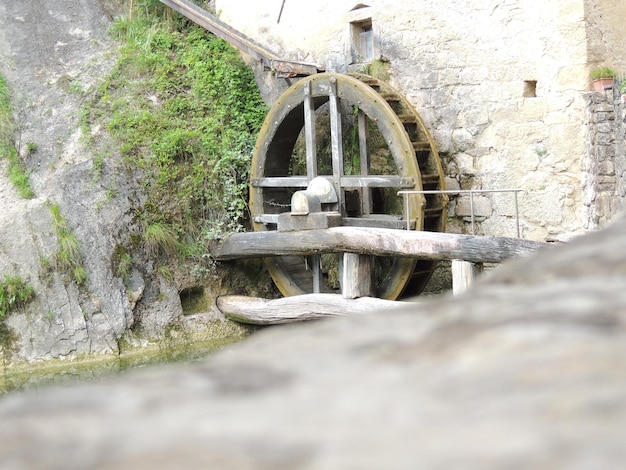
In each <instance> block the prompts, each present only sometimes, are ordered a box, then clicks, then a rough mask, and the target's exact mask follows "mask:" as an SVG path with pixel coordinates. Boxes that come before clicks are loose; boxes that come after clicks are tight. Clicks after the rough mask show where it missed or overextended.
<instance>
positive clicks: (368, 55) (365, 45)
mask: <svg viewBox="0 0 626 470" xmlns="http://www.w3.org/2000/svg"><path fill="white" fill-rule="evenodd" d="M350 26H351V35H352V62H353V63H362V62H369V61H372V60H374V30H373V28H372V19H371V18H369V19H366V20H362V21H354V22H352V23H350Z"/></svg>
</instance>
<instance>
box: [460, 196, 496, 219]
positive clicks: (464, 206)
mask: <svg viewBox="0 0 626 470" xmlns="http://www.w3.org/2000/svg"><path fill="white" fill-rule="evenodd" d="M473 209H474V216H475V217H489V216H491V214H492V213H493V207H492V206H491V200H490V199H489V198H487V197H486V196H480V195H476V194H475V195H474V201H473ZM456 215H457V216H458V217H470V216H471V215H472V202H471V200H470V196H461V197H459V198H458V199H457V200H456Z"/></svg>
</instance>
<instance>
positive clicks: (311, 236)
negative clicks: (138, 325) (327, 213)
mask: <svg viewBox="0 0 626 470" xmlns="http://www.w3.org/2000/svg"><path fill="white" fill-rule="evenodd" d="M547 245H548V244H547V243H542V242H535V241H532V240H524V239H519V238H508V237H486V236H478V235H459V234H453V233H440V232H422V231H413V230H394V229H385V228H371V227H343V226H342V227H333V228H328V229H322V230H302V231H297V232H278V231H267V232H244V233H233V234H231V235H230V236H228V237H227V238H226V239H224V241H223V242H222V243H221V244H220V245H219V246H218V247H217V249H215V250H213V251H212V256H213V257H214V258H215V259H217V260H230V259H242V258H252V257H266V256H289V255H314V254H321V253H341V252H343V253H355V254H361V255H375V256H392V257H412V258H420V259H429V260H454V259H459V260H465V261H471V262H473V263H501V262H502V261H504V260H505V259H508V258H514V257H519V256H528V255H530V254H532V253H534V252H536V251H538V250H540V249H541V248H543V247H545V246H547Z"/></svg>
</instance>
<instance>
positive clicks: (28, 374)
mask: <svg viewBox="0 0 626 470" xmlns="http://www.w3.org/2000/svg"><path fill="white" fill-rule="evenodd" d="M247 334H249V333H246V334H238V335H233V336H228V337H221V338H214V339H210V340H203V341H193V342H176V343H172V342H164V343H160V344H155V345H152V346H150V347H144V348H133V349H129V350H128V351H127V352H124V353H122V354H119V355H113V354H109V355H101V356H87V357H84V358H80V359H75V360H58V359H55V360H50V361H45V362H40V363H34V364H20V365H10V366H9V365H6V364H2V362H1V361H0V366H2V369H0V374H1V375H0V396H1V395H3V394H7V393H15V392H19V391H24V390H32V389H38V388H42V387H46V386H50V385H55V384H68V383H71V382H76V381H89V380H98V379H100V378H104V377H109V376H112V375H115V374H120V373H124V372H125V371H128V370H130V369H134V368H139V367H158V365H162V364H169V363H173V362H190V361H196V360H199V359H202V358H204V357H206V356H208V355H210V354H212V353H215V352H216V351H219V350H222V349H225V348H228V347H230V346H231V345H233V344H234V343H237V342H240V341H242V340H243V339H244V338H245V337H246V336H247Z"/></svg>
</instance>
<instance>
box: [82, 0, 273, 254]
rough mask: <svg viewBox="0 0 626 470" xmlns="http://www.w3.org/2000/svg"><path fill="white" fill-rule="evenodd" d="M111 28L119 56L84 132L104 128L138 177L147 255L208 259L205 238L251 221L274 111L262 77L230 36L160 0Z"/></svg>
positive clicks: (146, 1)
mask: <svg viewBox="0 0 626 470" xmlns="http://www.w3.org/2000/svg"><path fill="white" fill-rule="evenodd" d="M111 33H112V34H113V35H114V36H115V37H116V38H117V39H119V41H120V43H121V50H120V57H119V60H118V63H117V65H116V67H115V68H114V70H113V71H112V73H111V74H110V76H109V77H107V78H106V80H104V82H103V83H102V85H101V86H100V87H99V88H98V89H97V91H96V92H95V93H94V95H93V96H92V99H91V100H90V102H89V104H88V105H87V106H86V108H85V110H84V112H83V128H84V135H85V137H86V138H93V137H91V136H92V132H91V129H92V128H95V127H96V126H97V125H99V126H101V127H102V128H105V129H106V130H107V131H108V132H109V134H110V135H111V136H112V137H113V138H114V139H115V140H116V141H117V142H118V145H119V148H120V149H121V153H122V156H123V157H124V161H125V163H126V165H127V166H128V169H129V170H130V171H131V172H133V174H137V175H140V178H141V182H142V184H143V185H144V189H145V194H146V196H147V200H146V201H145V203H144V204H143V207H142V208H141V209H140V212H138V214H137V216H138V222H139V223H140V226H142V227H144V232H143V240H142V242H141V245H142V246H143V247H144V250H145V252H146V254H148V255H149V256H165V257H169V256H172V255H175V254H177V255H181V256H183V257H187V258H189V257H193V258H195V257H197V258H198V259H201V255H202V254H203V252H204V244H205V242H206V240H207V238H212V237H214V236H216V235H219V234H222V233H224V232H232V231H238V230H242V229H243V228H244V225H245V224H246V223H247V219H248V210H247V198H248V197H247V181H248V170H249V166H250V161H251V155H252V148H253V145H254V142H255V139H256V134H257V132H258V129H259V128H260V126H261V124H262V121H263V119H264V117H265V113H266V107H265V105H264V103H263V102H262V100H261V98H260V95H259V93H258V90H257V88H256V84H255V81H254V76H253V74H252V71H251V70H250V69H249V68H248V67H247V66H246V65H245V64H244V63H243V62H242V60H241V58H240V56H239V53H238V52H237V51H236V50H234V49H233V48H232V47H230V46H229V45H228V44H227V43H226V42H224V41H223V40H221V39H219V38H217V37H215V36H213V35H212V34H210V33H208V32H207V31H205V30H204V29H202V28H200V27H197V26H195V25H193V24H191V23H190V22H188V21H187V20H185V19H184V18H182V17H180V16H175V15H173V14H172V13H171V11H170V10H169V9H167V8H165V7H164V6H163V5H162V4H161V3H160V2H158V1H156V0H143V1H137V2H135V9H134V10H133V15H132V19H131V18H130V17H123V18H120V19H118V20H117V21H116V22H115V23H114V24H113V26H112V29H111ZM96 144H97V142H94V145H96ZM102 158H103V157H99V160H98V161H97V162H94V165H95V166H96V167H97V170H98V171H96V172H95V174H96V175H97V174H99V173H100V172H101V168H102V165H103V164H104V163H105V162H104V161H102ZM104 158H106V157H104ZM96 164H97V165H96Z"/></svg>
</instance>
